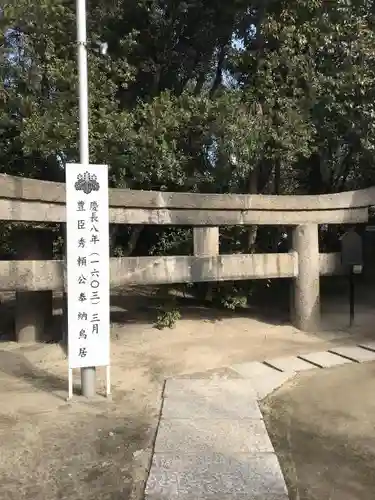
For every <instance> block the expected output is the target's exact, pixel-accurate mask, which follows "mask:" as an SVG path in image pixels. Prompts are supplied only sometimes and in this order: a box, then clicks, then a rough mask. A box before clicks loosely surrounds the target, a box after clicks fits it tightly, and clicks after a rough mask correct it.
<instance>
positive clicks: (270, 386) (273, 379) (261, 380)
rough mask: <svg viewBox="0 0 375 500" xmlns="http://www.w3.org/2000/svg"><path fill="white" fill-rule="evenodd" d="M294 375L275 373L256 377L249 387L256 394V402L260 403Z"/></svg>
mask: <svg viewBox="0 0 375 500" xmlns="http://www.w3.org/2000/svg"><path fill="white" fill-rule="evenodd" d="M294 375H295V373H281V372H275V373H274V374H271V375H268V376H266V377H256V378H254V379H252V380H251V385H252V386H253V388H254V389H255V392H256V394H257V400H258V401H260V400H261V399H264V398H265V397H266V396H268V395H269V394H271V393H272V392H274V391H275V390H276V389H278V388H279V387H281V386H282V385H283V384H285V382H287V381H288V380H291V379H292V378H293V377H294Z"/></svg>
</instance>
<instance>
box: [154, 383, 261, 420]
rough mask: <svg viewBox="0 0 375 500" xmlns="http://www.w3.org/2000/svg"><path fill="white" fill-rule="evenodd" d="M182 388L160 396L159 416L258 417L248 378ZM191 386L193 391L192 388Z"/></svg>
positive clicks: (169, 417) (178, 417)
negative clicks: (161, 399) (163, 397)
mask: <svg viewBox="0 0 375 500" xmlns="http://www.w3.org/2000/svg"><path fill="white" fill-rule="evenodd" d="M187 389H188V390H186V391H175V392H173V391H171V390H170V387H168V397H166V398H165V399H164V404H163V413H162V418H163V419H176V418H177V419H186V418H190V419H197V418H206V419H211V420H213V419H243V418H256V419H261V418H262V414H261V412H260V410H259V407H258V404H257V402H256V393H255V391H254V390H253V388H252V386H251V385H250V381H248V380H242V379H240V380H223V381H219V382H217V384H215V385H213V384H210V383H209V381H206V385H203V386H202V385H201V384H199V385H198V386H196V385H195V387H194V384H191V385H190V386H189V388H187ZM193 389H195V390H193Z"/></svg>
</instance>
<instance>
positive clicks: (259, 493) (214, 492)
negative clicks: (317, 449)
mask: <svg viewBox="0 0 375 500" xmlns="http://www.w3.org/2000/svg"><path fill="white" fill-rule="evenodd" d="M145 494H146V497H145V498H146V500H175V499H176V500H177V499H178V500H288V494H287V490H286V486H285V482H284V478H283V475H282V473H281V470H280V466H279V462H278V460H277V458H276V455H274V454H269V453H267V454H260V455H254V456H253V455H252V456H250V455H246V454H245V455H243V454H236V455H227V454H224V455H222V454H218V453H213V454H208V455H199V456H195V455H193V456H192V455H184V454H167V455H164V454H163V455H160V454H155V455H154V457H153V462H152V467H151V471H150V475H149V479H148V481H147V486H146V491H145Z"/></svg>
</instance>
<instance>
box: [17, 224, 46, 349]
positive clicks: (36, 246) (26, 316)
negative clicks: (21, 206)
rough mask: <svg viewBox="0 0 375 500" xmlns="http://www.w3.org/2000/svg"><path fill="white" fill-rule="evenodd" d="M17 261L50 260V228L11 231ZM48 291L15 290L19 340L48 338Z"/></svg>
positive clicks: (33, 340) (44, 339)
mask: <svg viewBox="0 0 375 500" xmlns="http://www.w3.org/2000/svg"><path fill="white" fill-rule="evenodd" d="M13 241H14V246H15V249H16V259H17V260H51V259H52V246H53V234H52V232H51V230H50V229H42V228H38V229H37V228H35V229H32V228H20V229H15V230H14V231H13ZM52 311H53V302H52V291H50V290H43V291H41V290H40V291H17V292H16V307H15V337H16V341H17V342H20V343H28V342H43V341H46V340H49V338H48V335H47V334H48V329H49V327H50V326H51V322H52Z"/></svg>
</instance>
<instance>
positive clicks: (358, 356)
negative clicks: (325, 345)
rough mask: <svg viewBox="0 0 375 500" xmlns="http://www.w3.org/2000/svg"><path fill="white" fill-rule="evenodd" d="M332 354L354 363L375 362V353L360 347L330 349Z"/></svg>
mask: <svg viewBox="0 0 375 500" xmlns="http://www.w3.org/2000/svg"><path fill="white" fill-rule="evenodd" d="M330 352H333V353H334V354H338V355H341V356H344V357H346V358H349V359H350V360H352V361H357V362H358V363H362V362H364V361H374V360H375V352H374V351H368V350H367V349H363V348H362V347H358V346H342V347H335V348H333V349H330Z"/></svg>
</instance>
